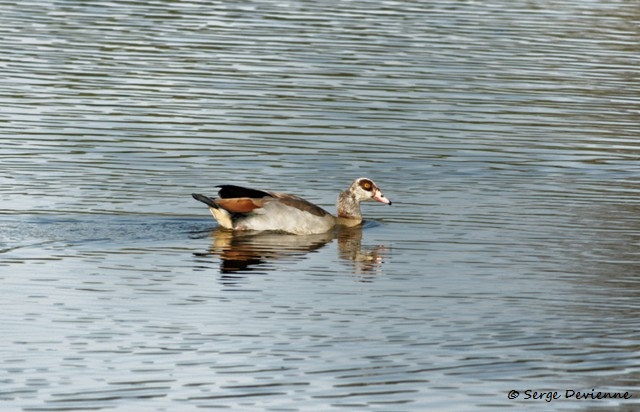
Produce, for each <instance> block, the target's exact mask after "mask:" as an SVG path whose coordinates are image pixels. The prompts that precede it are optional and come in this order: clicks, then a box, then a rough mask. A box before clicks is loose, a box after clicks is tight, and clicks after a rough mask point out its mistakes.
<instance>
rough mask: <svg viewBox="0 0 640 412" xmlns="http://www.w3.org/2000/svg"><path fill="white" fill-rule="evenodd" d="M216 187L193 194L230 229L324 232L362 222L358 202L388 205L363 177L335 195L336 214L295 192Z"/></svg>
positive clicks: (374, 186) (370, 182)
mask: <svg viewBox="0 0 640 412" xmlns="http://www.w3.org/2000/svg"><path fill="white" fill-rule="evenodd" d="M218 187H219V188H220V191H219V192H218V197H217V198H215V199H213V198H210V197H207V196H205V195H201V194H197V193H194V194H192V196H193V198H194V199H196V200H198V201H200V202H203V203H205V204H206V205H207V206H209V210H210V211H211V214H212V215H213V217H214V218H215V219H216V221H217V222H218V224H219V225H220V226H222V227H223V228H225V229H232V230H254V231H266V230H269V231H279V232H287V233H293V234H298V235H307V234H315V233H324V232H327V231H329V230H331V229H333V228H334V227H335V226H338V225H342V226H357V225H359V224H360V223H362V214H361V212H360V202H363V201H367V200H375V201H377V202H380V203H385V204H389V205H390V204H391V201H390V200H389V199H387V198H386V197H384V195H383V194H382V192H381V191H380V189H379V188H378V186H376V184H375V183H374V182H373V181H372V180H371V179H368V178H366V177H361V178H359V179H356V180H354V181H353V183H351V185H350V186H349V187H348V188H347V189H346V190H344V191H342V192H341V193H340V194H339V195H338V202H337V215H336V216H334V215H332V214H331V213H329V212H327V211H326V210H324V209H322V208H321V207H320V206H317V205H315V204H313V203H311V202H309V201H307V200H305V199H302V198H300V197H298V196H295V195H290V194H285V193H278V192H270V191H262V190H256V189H250V188H246V187H241V186H235V185H221V186H218Z"/></svg>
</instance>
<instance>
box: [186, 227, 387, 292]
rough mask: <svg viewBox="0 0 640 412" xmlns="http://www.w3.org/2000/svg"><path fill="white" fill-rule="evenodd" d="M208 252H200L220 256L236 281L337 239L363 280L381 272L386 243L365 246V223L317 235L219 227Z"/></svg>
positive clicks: (345, 260)
mask: <svg viewBox="0 0 640 412" xmlns="http://www.w3.org/2000/svg"><path fill="white" fill-rule="evenodd" d="M210 236H211V247H210V248H209V251H208V253H201V254H200V253H198V254H197V255H198V256H217V257H219V258H220V272H221V273H222V276H223V279H226V280H227V281H232V280H233V279H234V278H237V277H238V276H237V275H241V274H242V273H243V272H245V273H246V272H250V271H254V270H261V271H267V270H269V264H270V263H274V262H276V261H278V260H289V261H291V260H302V259H305V257H306V255H307V254H308V253H310V252H313V251H316V250H319V249H321V248H323V247H325V246H327V245H328V244H330V243H331V242H332V241H333V240H334V239H337V246H338V257H339V259H340V261H342V262H343V263H346V264H347V265H348V266H349V267H350V268H351V272H353V274H355V275H356V276H357V277H358V280H360V281H370V279H369V278H370V277H371V276H375V275H376V274H378V273H379V272H380V269H381V266H382V264H383V256H384V252H385V250H386V248H385V247H384V246H379V245H378V246H372V247H363V246H362V227H352V228H342V227H341V228H339V229H336V230H335V231H330V232H327V233H321V234H315V235H289V234H283V233H274V232H237V231H236V232H234V231H231V230H226V229H221V228H216V229H214V230H212V231H211V233H210Z"/></svg>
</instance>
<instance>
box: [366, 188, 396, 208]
mask: <svg viewBox="0 0 640 412" xmlns="http://www.w3.org/2000/svg"><path fill="white" fill-rule="evenodd" d="M371 198H372V199H373V200H375V201H376V202H380V203H384V204H387V205H390V204H391V200H389V199H387V198H386V197H384V195H383V194H382V192H381V191H380V190H378V189H376V191H375V192H374V193H373V196H371Z"/></svg>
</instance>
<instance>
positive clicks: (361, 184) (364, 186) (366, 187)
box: [360, 180, 373, 191]
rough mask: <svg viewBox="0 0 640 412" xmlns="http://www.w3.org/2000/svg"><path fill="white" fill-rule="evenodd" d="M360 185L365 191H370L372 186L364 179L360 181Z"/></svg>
mask: <svg viewBox="0 0 640 412" xmlns="http://www.w3.org/2000/svg"><path fill="white" fill-rule="evenodd" d="M360 187H361V188H363V189H364V190H366V191H370V190H371V189H372V188H373V183H371V182H370V181H368V180H364V181H362V182H360Z"/></svg>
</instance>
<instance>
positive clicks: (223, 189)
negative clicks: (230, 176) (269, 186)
mask: <svg viewBox="0 0 640 412" xmlns="http://www.w3.org/2000/svg"><path fill="white" fill-rule="evenodd" d="M218 187H219V188H220V191H219V192H218V196H220V198H221V199H234V198H238V197H249V198H252V199H260V198H263V197H268V196H271V195H270V194H269V193H267V192H263V191H262V190H256V189H249V188H247V187H242V186H235V185H220V186H218Z"/></svg>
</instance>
